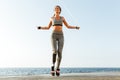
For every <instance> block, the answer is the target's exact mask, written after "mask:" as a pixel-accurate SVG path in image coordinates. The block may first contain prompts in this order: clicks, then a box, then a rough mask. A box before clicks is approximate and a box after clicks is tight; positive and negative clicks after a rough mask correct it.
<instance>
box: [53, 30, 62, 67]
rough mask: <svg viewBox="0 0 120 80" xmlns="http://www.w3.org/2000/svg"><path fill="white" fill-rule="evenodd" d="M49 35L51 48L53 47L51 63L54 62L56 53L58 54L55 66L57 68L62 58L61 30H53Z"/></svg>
mask: <svg viewBox="0 0 120 80" xmlns="http://www.w3.org/2000/svg"><path fill="white" fill-rule="evenodd" d="M51 37H52V39H51V41H52V49H53V55H52V62H53V64H55V62H56V55H58V58H57V67H56V68H57V69H59V66H60V63H61V59H62V50H63V45H64V36H63V33H62V32H53V33H52V36H51Z"/></svg>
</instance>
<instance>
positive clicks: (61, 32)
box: [52, 31, 63, 35]
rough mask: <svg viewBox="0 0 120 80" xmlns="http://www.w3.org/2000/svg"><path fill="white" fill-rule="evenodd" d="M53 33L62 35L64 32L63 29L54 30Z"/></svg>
mask: <svg viewBox="0 0 120 80" xmlns="http://www.w3.org/2000/svg"><path fill="white" fill-rule="evenodd" d="M52 33H53V34H61V35H62V34H63V31H53V32H52Z"/></svg>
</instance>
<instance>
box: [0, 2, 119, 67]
mask: <svg viewBox="0 0 120 80" xmlns="http://www.w3.org/2000/svg"><path fill="white" fill-rule="evenodd" d="M119 3H120V0H0V67H50V66H51V64H52V46H51V33H52V30H53V29H52V26H51V28H50V29H49V30H37V26H47V25H48V23H49V21H50V17H52V16H53V14H54V6H55V5H60V6H61V8H62V12H61V16H64V17H65V19H66V21H67V22H68V24H69V25H73V26H80V30H76V29H67V28H66V27H65V26H63V32H64V38H65V42H64V48H63V53H62V62H61V67H120V63H119V62H118V61H120V31H119V30H120V5H119Z"/></svg>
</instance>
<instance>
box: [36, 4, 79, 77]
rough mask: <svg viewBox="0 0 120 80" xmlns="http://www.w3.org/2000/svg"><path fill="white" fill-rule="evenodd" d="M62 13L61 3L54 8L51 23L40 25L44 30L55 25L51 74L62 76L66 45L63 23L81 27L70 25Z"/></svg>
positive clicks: (72, 27)
mask: <svg viewBox="0 0 120 80" xmlns="http://www.w3.org/2000/svg"><path fill="white" fill-rule="evenodd" d="M60 13H61V7H60V6H59V5H56V6H55V8H54V15H53V16H52V17H51V19H50V22H49V25H48V26H46V27H41V26H38V29H42V30H48V29H49V28H50V27H51V26H52V27H53V32H52V36H51V42H52V49H53V54H52V63H53V65H52V66H51V75H52V76H55V74H56V76H60V63H61V59H62V50H63V45H64V35H63V30H62V27H63V23H64V25H65V26H66V27H67V28H69V29H79V28H80V27H77V26H70V25H68V23H67V22H66V20H65V18H64V17H63V16H60ZM56 56H58V57H57V65H56V67H55V63H56Z"/></svg>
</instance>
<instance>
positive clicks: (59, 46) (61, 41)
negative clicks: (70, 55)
mask: <svg viewBox="0 0 120 80" xmlns="http://www.w3.org/2000/svg"><path fill="white" fill-rule="evenodd" d="M63 46H64V36H63V35H60V36H59V39H58V58H57V67H56V68H57V69H59V67H60V63H61V59H62V50H63Z"/></svg>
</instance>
